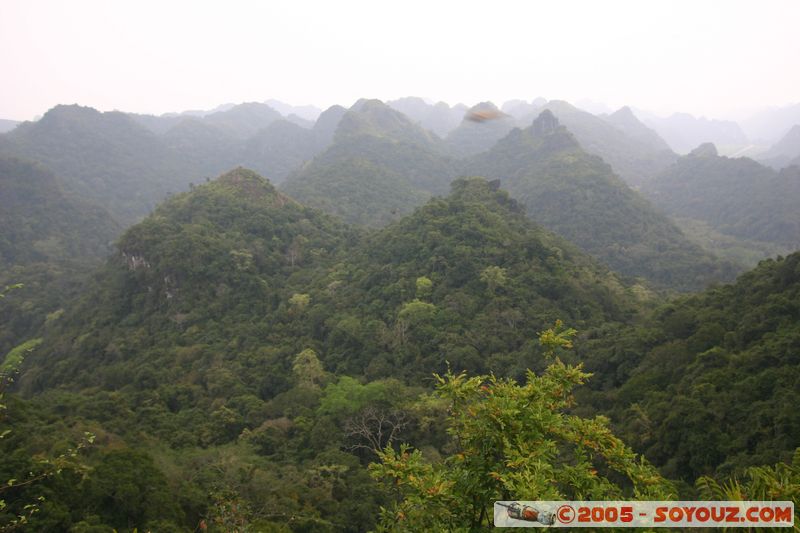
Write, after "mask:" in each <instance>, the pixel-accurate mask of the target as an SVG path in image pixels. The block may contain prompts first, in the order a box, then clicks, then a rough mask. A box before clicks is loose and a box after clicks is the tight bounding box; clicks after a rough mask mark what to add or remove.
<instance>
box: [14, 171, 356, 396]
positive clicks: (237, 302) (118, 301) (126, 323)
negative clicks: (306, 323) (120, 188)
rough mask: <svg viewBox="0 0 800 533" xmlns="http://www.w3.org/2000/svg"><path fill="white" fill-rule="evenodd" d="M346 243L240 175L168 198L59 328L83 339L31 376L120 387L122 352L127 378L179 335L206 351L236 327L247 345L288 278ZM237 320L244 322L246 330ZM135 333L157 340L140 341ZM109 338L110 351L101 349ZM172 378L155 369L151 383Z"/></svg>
mask: <svg viewBox="0 0 800 533" xmlns="http://www.w3.org/2000/svg"><path fill="white" fill-rule="evenodd" d="M350 235H351V231H350V230H349V229H347V228H345V227H344V226H343V225H342V224H341V223H339V222H336V221H334V220H332V219H330V218H329V217H327V216H325V215H322V214H321V213H318V212H316V211H313V210H311V209H309V208H306V207H303V206H301V205H300V204H298V203H296V202H295V201H294V200H291V199H290V198H288V197H286V196H284V195H283V194H281V193H279V192H278V191H277V190H276V189H275V188H274V187H273V186H272V185H271V184H269V182H267V181H265V180H264V179H263V178H261V177H259V176H258V175H256V174H254V173H253V172H251V171H248V170H244V169H236V170H234V171H231V172H229V173H227V174H225V175H223V176H221V177H219V178H218V179H216V180H214V181H212V182H209V183H207V184H203V185H201V186H198V187H196V188H195V189H194V190H193V191H191V192H187V193H182V194H178V195H175V196H173V197H172V198H170V199H169V200H168V201H166V202H165V203H163V204H162V205H160V206H159V207H158V209H156V211H155V212H154V213H153V214H152V215H150V216H149V217H147V218H146V219H145V220H144V221H143V222H141V223H139V224H137V225H135V226H133V227H132V228H130V229H129V230H127V231H126V232H125V233H124V235H123V236H122V237H121V238H120V239H119V241H118V242H117V249H118V252H117V253H116V254H115V255H114V256H113V257H112V258H111V259H109V262H108V265H107V266H106V268H105V269H104V270H103V271H102V272H101V277H100V279H98V281H97V284H98V286H99V287H100V288H99V290H94V291H92V293H90V294H88V295H87V296H86V297H85V298H83V299H82V302H81V304H80V305H79V309H78V310H77V311H76V312H74V313H70V316H68V317H65V318H64V320H62V321H61V323H60V325H61V327H64V328H66V329H67V330H71V328H75V327H77V328H79V330H80V332H81V333H79V335H78V336H81V335H83V334H84V333H88V336H87V337H83V338H78V337H75V338H73V339H72V340H71V341H69V343H68V344H71V343H73V342H77V343H78V344H77V345H75V346H74V348H75V350H73V349H72V348H69V347H68V344H65V345H62V346H61V347H56V349H54V350H53V352H52V353H48V355H47V357H46V359H47V361H48V368H47V369H46V372H41V373H31V374H30V375H29V378H28V379H29V380H30V382H31V383H32V384H35V385H33V386H34V387H36V388H39V387H41V386H44V385H45V384H48V383H60V384H66V383H71V384H72V385H71V387H73V388H80V387H87V386H90V385H101V386H103V387H108V386H116V385H114V384H113V381H114V380H116V379H117V378H115V377H114V376H115V375H117V374H116V372H117V370H115V368H116V367H117V366H118V365H125V364H127V363H128V362H129V361H128V357H129V356H133V355H136V358H135V360H134V361H133V363H134V365H135V367H134V369H133V371H134V373H137V372H139V371H141V370H142V369H143V368H144V369H147V368H151V369H153V368H154V367H153V365H156V366H158V365H167V364H168V363H167V360H163V359H160V358H164V357H166V358H171V357H172V356H171V355H169V354H170V353H172V352H171V351H170V350H172V349H173V348H174V343H175V342H176V337H175V335H178V336H181V335H190V336H191V335H197V337H196V338H194V341H196V342H199V343H204V342H208V341H209V340H210V339H211V338H217V339H220V340H221V339H224V338H228V336H229V335H230V333H231V330H230V328H231V327H233V328H234V329H237V328H243V329H242V331H241V335H243V337H242V340H243V341H244V340H245V339H249V340H247V342H248V343H249V342H257V341H256V339H257V338H259V337H260V335H261V334H259V333H257V332H256V331H258V330H260V328H263V327H264V324H261V325H258V324H256V323H255V322H254V321H256V320H257V319H258V320H260V319H259V318H258V317H261V318H262V319H267V317H269V316H272V315H274V314H275V313H276V312H278V313H279V314H285V313H286V312H287V307H286V300H287V299H288V298H289V297H290V296H291V295H292V292H288V293H287V291H289V290H290V289H291V287H292V285H293V284H295V283H293V282H292V275H293V273H295V272H298V271H299V270H301V267H302V268H303V269H308V270H309V271H311V270H313V267H314V266H315V265H317V264H318V263H322V264H324V263H325V261H329V260H330V257H331V255H332V253H333V252H332V251H333V250H335V249H337V248H338V247H340V246H341V245H342V243H343V241H345V240H346V239H349V238H350ZM308 275H309V273H308V272H306V273H305V274H303V275H300V280H296V281H301V280H302V279H304V278H305V277H306V276H308ZM278 308H280V311H279V310H278ZM242 313H244V314H246V315H247V317H248V318H247V319H246V320H245V321H244V322H242V321H241V319H242V316H243V315H242ZM92 324H94V325H92ZM101 324H103V325H101ZM248 324H249V325H248ZM141 328H147V329H152V328H155V329H153V332H154V333H155V332H156V331H159V332H161V334H155V335H154V336H153V337H152V338H150V337H148V338H143V337H138V340H137V335H138V334H137V333H136V332H137V331H141ZM252 328H255V329H252ZM71 331H74V332H76V333H77V332H78V330H71ZM223 332H224V334H223ZM264 333H266V330H265V331H264ZM112 338H113V339H116V340H114V341H113V344H114V345H116V348H113V347H111V346H109V345H108V342H110V341H111V339H112ZM187 339H188V338H187ZM202 339H206V340H205V341H203V340H202ZM140 341H141V342H143V343H144V344H140ZM194 341H193V342H194ZM153 342H155V344H152V343H153ZM167 347H172V348H169V349H167ZM109 349H111V351H112V352H113V353H111V352H109V351H108V350H109ZM118 349H119V350H122V351H121V352H117V350H118ZM140 351H141V352H142V353H141V355H138V354H139V352H140ZM126 354H127V355H126ZM109 357H110V359H109ZM90 361H94V363H91V364H101V363H102V362H104V361H105V362H107V363H109V364H108V365H106V366H104V368H105V369H104V370H102V371H99V372H97V373H92V374H87V373H85V372H83V369H84V368H85V365H86V364H88V363H89V362H90ZM171 364H172V363H169V365H171ZM214 364H215V365H225V364H226V363H224V362H223V361H222V360H219V361H217V363H214ZM50 365H52V366H50ZM164 368H165V367H162V370H164ZM174 370H176V371H177V368H175V369H174ZM243 371H244V370H243ZM264 371H265V372H266V371H267V369H266V368H265V369H264ZM34 375H35V377H34ZM81 376H82V377H81ZM175 378H176V376H175V375H172V374H170V373H163V374H161V375H160V377H159V380H163V381H164V382H165V383H167V382H169V381H170V380H173V379H175ZM109 380H110V381H109ZM117 385H120V383H117Z"/></svg>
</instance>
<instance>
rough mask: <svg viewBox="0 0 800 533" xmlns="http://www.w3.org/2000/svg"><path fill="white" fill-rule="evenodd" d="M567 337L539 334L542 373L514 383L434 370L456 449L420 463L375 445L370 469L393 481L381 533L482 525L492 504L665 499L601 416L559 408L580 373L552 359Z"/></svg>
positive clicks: (562, 332)
mask: <svg viewBox="0 0 800 533" xmlns="http://www.w3.org/2000/svg"><path fill="white" fill-rule="evenodd" d="M574 333H575V332H574V330H569V329H564V328H563V326H562V325H561V324H560V323H557V324H556V326H555V327H554V328H551V329H549V330H547V331H545V332H543V333H541V334H540V337H539V338H540V342H541V343H542V344H543V345H544V346H545V348H546V351H547V353H548V354H549V356H550V357H552V358H554V360H553V362H552V363H551V364H550V365H549V367H548V368H547V370H546V371H545V372H544V373H543V374H542V375H536V374H534V373H533V372H532V371H528V373H527V380H526V383H524V384H522V385H520V384H517V383H516V382H515V381H514V380H512V379H498V378H496V377H495V376H474V377H468V376H467V375H466V373H461V374H458V375H455V374H453V373H451V372H448V373H447V374H445V376H443V377H441V376H436V377H437V380H438V385H437V387H436V393H435V394H436V395H437V396H438V397H439V398H442V399H445V400H446V401H447V403H448V404H449V410H448V412H449V417H448V433H449V434H450V436H451V438H452V441H453V442H452V446H453V448H454V449H455V453H453V454H452V455H450V456H449V457H447V458H446V459H444V460H443V461H441V462H438V463H429V462H427V461H426V460H425V458H423V456H422V453H421V452H420V451H419V450H415V449H412V448H411V447H410V446H408V445H401V446H400V448H399V450H395V449H393V448H392V447H390V446H387V447H385V448H384V450H383V451H382V452H381V453H380V455H379V459H380V462H378V463H373V464H372V465H370V470H371V472H372V474H373V476H374V477H376V478H378V479H385V480H391V481H392V482H393V486H394V487H395V488H396V490H397V491H398V501H397V502H396V504H395V505H394V507H393V508H391V509H383V512H382V519H381V529H382V530H387V531H394V530H419V531H441V530H448V531H465V530H470V529H474V528H477V527H481V526H482V525H485V524H488V523H490V521H491V519H492V512H491V508H492V504H493V502H494V501H495V500H509V499H522V500H538V499H550V500H568V499H575V500H579V499H623V498H625V497H626V496H632V497H636V498H644V499H654V500H656V499H668V498H670V497H672V496H673V489H672V487H671V486H670V484H669V483H667V482H666V481H665V480H664V479H663V478H662V477H661V476H660V475H659V474H658V472H657V471H656V470H655V468H653V467H652V466H651V465H650V464H648V463H647V462H646V461H644V460H643V459H641V458H639V457H637V455H636V454H634V453H633V452H632V451H631V450H630V448H628V447H627V446H626V445H625V444H624V443H623V442H622V441H621V440H620V439H618V438H617V437H615V436H614V435H613V434H612V433H611V430H610V429H609V427H608V420H607V419H605V418H604V417H596V418H593V419H584V418H581V417H579V416H575V415H570V414H567V413H566V412H565V411H566V410H567V409H568V408H570V407H572V406H573V405H574V400H573V397H572V394H571V391H572V388H573V387H575V386H576V385H580V384H582V383H583V382H584V381H585V380H586V378H587V377H589V374H586V373H584V372H583V371H582V368H581V365H577V366H571V365H565V364H564V363H562V362H561V360H560V359H559V358H558V357H557V356H556V352H558V351H560V350H563V349H567V348H569V347H570V346H571V337H572V336H573V335H574ZM620 474H621V475H622V477H620ZM617 479H625V481H624V483H623V484H618V482H617V481H616V480H617Z"/></svg>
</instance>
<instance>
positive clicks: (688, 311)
mask: <svg viewBox="0 0 800 533" xmlns="http://www.w3.org/2000/svg"><path fill="white" fill-rule="evenodd" d="M798 302H800V253H794V254H792V255H790V256H788V257H786V258H778V259H777V260H773V259H769V260H765V261H763V262H762V263H761V264H760V265H759V266H758V267H757V268H756V269H754V270H752V271H750V272H747V273H746V274H743V275H742V276H741V277H739V279H738V280H737V281H736V283H734V284H732V285H725V286H721V287H716V288H713V289H709V290H707V291H705V292H703V293H700V294H697V295H694V296H688V297H685V298H682V299H680V300H677V301H675V302H672V303H669V304H666V305H665V306H663V307H662V308H661V309H659V310H658V311H657V312H656V313H654V314H653V316H652V317H651V318H650V320H649V321H648V323H647V324H646V325H645V326H644V327H642V328H641V329H639V330H637V331H636V332H635V333H634V332H629V333H628V334H627V335H626V336H627V337H628V339H627V340H625V341H622V336H620V337H618V338H617V339H616V340H615V343H616V346H615V347H614V348H612V349H611V350H608V351H601V350H598V351H597V352H596V353H597V357H598V358H599V359H602V358H606V359H607V360H609V358H608V356H610V355H611V354H612V353H613V354H614V355H613V356H611V359H610V360H614V359H616V361H617V363H622V362H624V364H621V365H620V367H627V371H625V372H624V373H623V372H618V374H620V375H623V376H626V377H625V379H624V381H625V382H624V385H622V386H621V387H620V388H619V389H617V390H615V391H613V392H612V393H610V397H609V398H608V399H609V400H611V402H613V403H614V404H615V405H616V406H617V407H616V419H617V420H618V421H619V424H620V426H621V427H623V428H624V431H623V438H625V440H626V442H629V443H631V444H632V445H633V446H634V448H635V449H638V450H640V451H643V452H645V454H646V456H647V457H648V458H649V459H651V460H652V461H653V462H654V463H655V464H657V465H659V466H662V471H663V472H664V473H665V475H667V476H670V477H680V478H682V479H685V480H687V481H689V482H691V481H692V480H693V479H694V478H695V477H697V476H699V475H705V474H709V473H712V472H716V473H717V474H719V475H727V474H730V473H733V472H736V471H739V469H741V468H742V467H746V466H752V465H760V464H767V463H775V462H777V461H779V460H783V461H788V460H789V458H790V457H791V456H792V453H793V452H794V450H795V448H796V447H797V444H798V442H800V412H798V410H797V408H796V406H797V404H798V402H800V388H799V387H798V386H797V385H798V382H800V360H799V359H798V354H799V353H800V349H799V348H800V305H798ZM633 339H635V340H633ZM626 353H627V354H629V355H628V356H627V357H628V358H627V359H626V358H625V356H622V358H620V356H621V355H622V354H626ZM631 357H632V359H631ZM606 364H608V363H606ZM618 368H619V367H618ZM604 371H605V372H609V369H608V368H606V369H604Z"/></svg>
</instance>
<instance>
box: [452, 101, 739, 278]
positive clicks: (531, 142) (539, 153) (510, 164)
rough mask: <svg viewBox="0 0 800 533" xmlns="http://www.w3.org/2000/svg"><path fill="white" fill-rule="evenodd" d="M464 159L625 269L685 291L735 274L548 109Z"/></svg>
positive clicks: (546, 221)
mask: <svg viewBox="0 0 800 533" xmlns="http://www.w3.org/2000/svg"><path fill="white" fill-rule="evenodd" d="M465 166H466V168H467V169H468V170H467V172H468V173H471V174H475V175H482V176H486V177H489V178H496V179H501V180H502V185H503V187H504V188H505V189H507V190H508V191H509V192H510V193H511V194H512V196H514V197H515V198H518V199H519V200H520V201H521V202H522V204H523V205H525V207H526V208H527V209H528V215H529V216H530V217H531V218H533V219H534V220H536V221H537V222H539V223H540V224H542V225H544V226H545V227H547V228H548V229H550V230H552V231H554V232H556V233H558V234H559V235H561V236H563V237H564V238H566V239H568V240H569V241H571V242H574V243H576V244H577V245H578V246H580V247H581V248H583V249H584V250H585V251H587V252H588V253H590V254H592V255H594V256H595V257H597V258H599V259H601V260H602V261H604V262H605V263H606V264H608V265H610V266H611V267H612V268H613V269H614V270H616V271H617V272H620V273H622V274H624V275H627V276H636V277H643V278H646V279H648V280H650V281H651V282H653V283H655V284H656V285H658V286H662V287H672V288H678V289H682V290H687V289H693V288H698V287H702V286H704V285H706V284H707V283H709V282H711V281H713V280H720V279H725V278H726V277H730V276H732V274H733V267H732V266H731V265H727V264H724V263H722V262H720V261H718V260H716V259H715V258H714V257H712V256H711V255H710V254H708V253H707V252H704V251H703V250H702V249H701V248H700V247H699V246H697V245H695V244H693V243H692V242H690V241H689V240H688V239H687V238H686V237H685V236H684V235H683V234H682V233H681V231H680V230H679V229H678V228H677V227H676V226H675V225H674V224H673V223H672V222H671V221H670V220H669V219H668V218H667V217H665V216H664V215H662V214H660V213H658V212H657V211H656V210H655V209H653V207H652V206H651V205H650V204H649V203H648V202H647V201H646V200H644V199H643V198H642V197H641V196H640V195H639V194H637V193H636V192H634V191H632V190H631V189H630V188H628V187H627V186H626V185H625V184H624V183H623V182H622V181H621V180H620V179H619V178H617V177H616V176H615V175H614V173H613V171H612V169H611V168H610V167H609V166H608V165H607V164H605V163H604V162H603V160H601V159H600V158H598V157H596V156H593V155H589V154H587V153H586V152H585V151H584V150H583V149H582V147H581V145H579V144H578V141H577V140H576V139H575V137H574V136H573V135H572V134H571V133H570V131H568V130H567V128H565V127H564V126H562V125H560V123H559V120H558V119H557V118H556V117H555V116H554V114H553V113H552V112H550V111H549V110H545V111H543V112H542V113H541V114H540V115H539V117H538V118H537V119H536V120H535V121H534V122H533V124H532V125H531V126H530V127H529V128H527V129H525V130H519V129H515V130H513V131H512V132H511V133H510V134H509V135H508V136H507V137H506V138H504V139H502V140H501V141H500V142H498V143H497V144H496V145H495V146H494V148H492V149H491V150H490V151H488V152H486V153H484V154H480V155H478V156H476V157H474V158H472V159H471V160H469V161H468V162H467V164H466V165H465Z"/></svg>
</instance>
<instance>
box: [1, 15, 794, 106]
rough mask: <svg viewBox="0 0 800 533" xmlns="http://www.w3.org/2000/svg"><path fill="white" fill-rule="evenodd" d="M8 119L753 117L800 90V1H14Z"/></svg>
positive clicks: (4, 77) (4, 27)
mask: <svg viewBox="0 0 800 533" xmlns="http://www.w3.org/2000/svg"><path fill="white" fill-rule="evenodd" d="M0 76H1V78H0V118H12V119H29V118H32V117H33V116H35V115H39V114H42V113H43V112H44V111H46V110H47V109H49V108H50V107H52V106H53V105H55V104H59V103H65V104H69V103H79V104H82V105H89V106H92V107H96V108H98V109H101V110H111V109H121V110H125V111H134V112H146V113H163V112H167V111H179V110H184V109H197V108H202V109H208V108H212V107H215V106H216V105H218V104H221V103H225V102H243V101H263V100H266V99H268V98H277V99H279V100H283V101H286V102H289V103H292V104H306V103H311V104H315V105H317V106H319V107H326V106H328V105H331V104H334V103H340V104H343V105H350V104H352V103H353V102H354V101H355V100H356V99H357V98H359V97H372V98H381V99H384V100H386V99H392V98H397V97H400V96H407V95H417V96H423V97H427V98H431V99H434V100H444V101H447V102H449V103H451V104H452V103H457V102H464V103H467V104H473V103H476V102H479V101H482V100H492V101H494V102H496V103H498V104H499V103H502V102H503V101H505V100H508V99H512V98H521V99H525V100H531V99H533V98H535V97H537V96H543V97H545V98H548V99H556V98H557V99H565V100H569V101H572V102H576V101H579V100H581V99H585V98H588V99H591V100H594V101H599V102H605V103H607V104H608V105H610V106H611V107H617V106H620V105H624V104H629V105H633V106H636V107H639V108H644V109H649V110H653V111H655V112H658V113H661V114H666V113H669V112H672V111H687V112H691V113H694V114H699V115H705V116H710V117H732V118H739V117H741V116H745V115H747V114H748V113H750V112H751V111H753V110H755V109H758V108H760V107H766V106H780V105H785V104H788V103H794V102H797V101H800V1H798V0H785V1H771V0H759V1H751V2H743V1H731V0H726V1H723V0H716V1H712V0H692V1H682V0H670V1H649V0H635V1H622V0H587V1H574V0H557V1H556V0H553V1H534V0H529V1H519V2H507V1H499V0H493V1H491V2H488V1H487V2H466V1H460V2H446V1H437V0H427V1H416V0H413V1H412V0H403V1H393V2H389V1H380V0H372V1H364V2H350V1H341V0H330V1H324V2H307V1H301V0H293V1H287V2H281V1H267V0H263V1H255V0H254V1H234V0H226V1H224V2H223V1H218V2H211V1H203V0H192V1H175V0H160V1H150V0H130V1H126V2H122V1H112V0H97V1H82V0H69V1H66V0H49V1H44V0H0Z"/></svg>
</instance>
